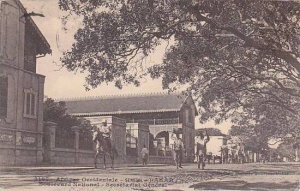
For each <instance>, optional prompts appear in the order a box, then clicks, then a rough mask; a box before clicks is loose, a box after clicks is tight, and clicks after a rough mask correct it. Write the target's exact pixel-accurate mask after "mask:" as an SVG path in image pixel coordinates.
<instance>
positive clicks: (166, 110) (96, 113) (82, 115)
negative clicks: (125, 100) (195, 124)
mask: <svg viewBox="0 0 300 191" xmlns="http://www.w3.org/2000/svg"><path fill="white" fill-rule="evenodd" d="M172 111H180V109H160V110H136V111H111V112H91V113H70V115H73V116H78V117H91V116H101V115H114V114H131V113H157V112H172Z"/></svg>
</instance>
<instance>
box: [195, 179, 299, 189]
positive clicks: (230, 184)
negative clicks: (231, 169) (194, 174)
mask: <svg viewBox="0 0 300 191" xmlns="http://www.w3.org/2000/svg"><path fill="white" fill-rule="evenodd" d="M297 186H298V183H291V182H279V183H274V182H255V183H250V182H246V181H242V180H232V181H209V182H202V183H198V184H194V185H191V186H190V188H194V189H195V190H220V189H222V190H261V191H263V190H274V189H276V190H278V189H280V190H295V189H296V188H297Z"/></svg>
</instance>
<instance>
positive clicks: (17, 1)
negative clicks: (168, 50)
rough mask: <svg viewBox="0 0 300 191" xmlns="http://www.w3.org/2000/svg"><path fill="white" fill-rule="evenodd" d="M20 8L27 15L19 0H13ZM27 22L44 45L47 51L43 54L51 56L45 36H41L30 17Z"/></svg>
mask: <svg viewBox="0 0 300 191" xmlns="http://www.w3.org/2000/svg"><path fill="white" fill-rule="evenodd" d="M14 1H15V2H16V3H17V4H18V5H19V7H20V9H22V11H23V12H24V13H28V12H27V11H26V8H25V7H24V5H23V4H22V2H21V1H20V0H14ZM28 20H29V22H30V24H31V25H32V27H33V28H34V29H35V30H36V32H37V33H38V36H39V37H40V38H41V40H42V41H43V43H44V45H45V48H46V49H47V50H46V53H45V54H51V53H52V50H51V47H50V44H49V42H48V41H47V39H46V38H45V36H44V35H43V33H42V32H41V30H40V29H39V27H38V26H37V25H36V24H35V22H34V21H33V19H32V18H31V17H28Z"/></svg>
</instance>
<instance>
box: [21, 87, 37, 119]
mask: <svg viewBox="0 0 300 191" xmlns="http://www.w3.org/2000/svg"><path fill="white" fill-rule="evenodd" d="M24 93H25V94H24V117H36V106H37V96H36V93H35V92H34V91H33V90H32V89H30V90H24Z"/></svg>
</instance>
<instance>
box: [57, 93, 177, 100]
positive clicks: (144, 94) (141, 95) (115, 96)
mask: <svg viewBox="0 0 300 191" xmlns="http://www.w3.org/2000/svg"><path fill="white" fill-rule="evenodd" d="M178 94H180V93H179V92H174V93H168V92H150V93H133V94H122V95H101V96H87V97H73V98H56V99H54V100H55V101H66V102H67V101H93V100H98V99H114V98H130V97H149V96H161V95H165V96H167V95H178Z"/></svg>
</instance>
